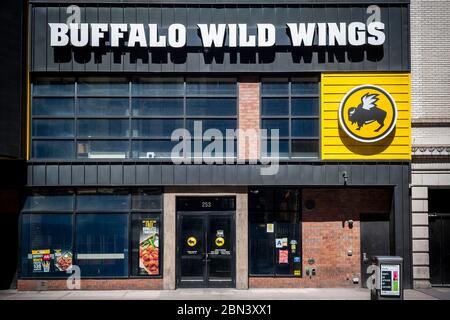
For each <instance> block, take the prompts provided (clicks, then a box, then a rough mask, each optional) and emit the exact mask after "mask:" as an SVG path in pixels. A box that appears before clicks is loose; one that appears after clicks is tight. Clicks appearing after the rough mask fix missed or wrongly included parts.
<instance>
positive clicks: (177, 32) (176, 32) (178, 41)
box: [168, 23, 186, 48]
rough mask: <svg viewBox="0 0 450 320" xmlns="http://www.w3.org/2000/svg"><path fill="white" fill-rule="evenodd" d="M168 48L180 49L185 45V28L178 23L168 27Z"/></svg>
mask: <svg viewBox="0 0 450 320" xmlns="http://www.w3.org/2000/svg"><path fill="white" fill-rule="evenodd" d="M168 35H169V39H168V40H169V46H171V47H172V48H181V47H184V46H185V45H186V27H185V26H184V25H182V24H180V23H174V24H172V25H170V27H169V33H168Z"/></svg>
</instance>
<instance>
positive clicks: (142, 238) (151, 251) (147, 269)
mask: <svg viewBox="0 0 450 320" xmlns="http://www.w3.org/2000/svg"><path fill="white" fill-rule="evenodd" d="M139 274H141V275H158V274H159V223H158V221H157V220H155V219H145V220H142V221H141V227H140V232H139Z"/></svg>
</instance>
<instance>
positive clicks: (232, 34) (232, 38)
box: [228, 23, 237, 48]
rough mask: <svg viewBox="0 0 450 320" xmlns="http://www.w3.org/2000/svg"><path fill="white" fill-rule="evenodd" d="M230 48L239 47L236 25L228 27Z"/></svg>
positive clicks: (232, 24)
mask: <svg viewBox="0 0 450 320" xmlns="http://www.w3.org/2000/svg"><path fill="white" fill-rule="evenodd" d="M228 46H229V47H230V48H235V47H237V25H236V24H235V23H231V24H229V25H228Z"/></svg>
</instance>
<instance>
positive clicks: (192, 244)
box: [186, 237, 197, 247]
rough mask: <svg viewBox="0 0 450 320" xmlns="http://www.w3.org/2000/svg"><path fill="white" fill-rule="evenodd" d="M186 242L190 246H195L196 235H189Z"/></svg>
mask: <svg viewBox="0 0 450 320" xmlns="http://www.w3.org/2000/svg"><path fill="white" fill-rule="evenodd" d="M186 243H187V245H188V246H189V247H194V246H195V245H196V244H197V239H195V237H189V238H188V239H187V241H186Z"/></svg>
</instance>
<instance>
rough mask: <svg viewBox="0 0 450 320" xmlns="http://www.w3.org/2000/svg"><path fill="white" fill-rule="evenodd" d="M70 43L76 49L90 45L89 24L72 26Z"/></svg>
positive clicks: (74, 24)
mask: <svg viewBox="0 0 450 320" xmlns="http://www.w3.org/2000/svg"><path fill="white" fill-rule="evenodd" d="M70 43H71V44H72V45H73V46H74V47H84V46H86V45H87V44H88V43H89V24H87V23H80V24H78V23H71V24H70Z"/></svg>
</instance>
